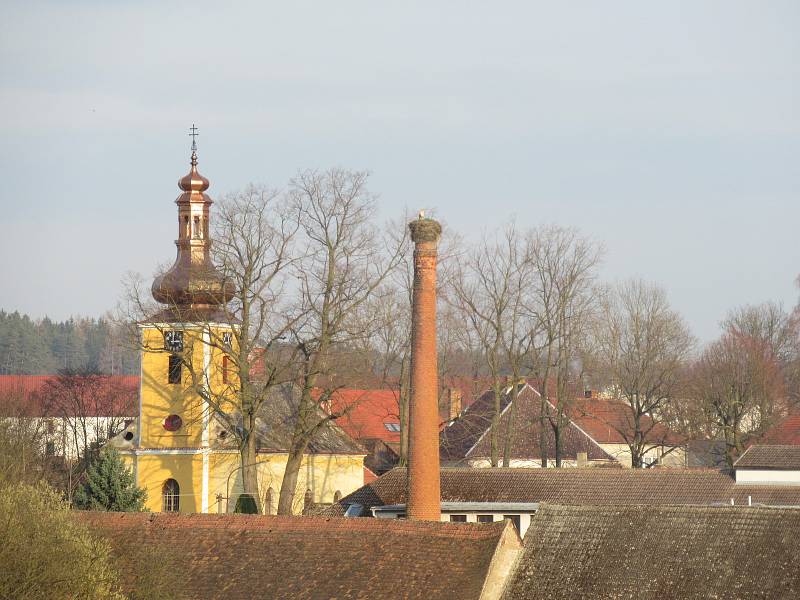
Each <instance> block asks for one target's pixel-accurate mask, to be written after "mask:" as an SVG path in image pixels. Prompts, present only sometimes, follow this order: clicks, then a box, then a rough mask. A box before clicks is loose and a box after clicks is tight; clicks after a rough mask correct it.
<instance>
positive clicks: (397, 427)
mask: <svg viewBox="0 0 800 600" xmlns="http://www.w3.org/2000/svg"><path fill="white" fill-rule="evenodd" d="M383 426H384V427H386V430H387V431H393V432H398V431H400V423H384V424H383Z"/></svg>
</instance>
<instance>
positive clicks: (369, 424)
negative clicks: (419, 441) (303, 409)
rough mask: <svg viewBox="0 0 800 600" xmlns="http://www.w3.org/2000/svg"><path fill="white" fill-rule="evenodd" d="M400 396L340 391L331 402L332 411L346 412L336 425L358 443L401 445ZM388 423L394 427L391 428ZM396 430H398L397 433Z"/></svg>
mask: <svg viewBox="0 0 800 600" xmlns="http://www.w3.org/2000/svg"><path fill="white" fill-rule="evenodd" d="M398 393H399V392H397V391H395V390H385V389H375V390H351V389H340V390H336V391H335V392H333V394H332V395H331V399H330V404H331V412H334V413H344V414H343V416H341V417H339V418H338V419H336V424H337V425H338V426H339V427H341V428H342V429H343V430H344V431H345V432H346V433H347V434H348V435H349V436H350V437H352V438H353V439H354V440H368V439H379V440H383V441H384V442H386V443H387V444H399V443H400V431H399V427H400V410H399V408H398ZM387 424H388V425H390V426H393V427H391V428H387V427H386V425H387ZM395 427H396V428H397V429H398V430H397V431H393V429H394V428H395Z"/></svg>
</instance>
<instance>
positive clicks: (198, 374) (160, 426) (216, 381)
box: [140, 325, 233, 448]
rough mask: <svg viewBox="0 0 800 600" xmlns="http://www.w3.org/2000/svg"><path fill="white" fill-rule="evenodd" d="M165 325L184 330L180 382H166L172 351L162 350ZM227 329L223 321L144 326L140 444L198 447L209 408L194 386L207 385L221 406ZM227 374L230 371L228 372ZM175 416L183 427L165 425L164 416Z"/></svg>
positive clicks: (143, 445) (223, 392) (144, 445)
mask: <svg viewBox="0 0 800 600" xmlns="http://www.w3.org/2000/svg"><path fill="white" fill-rule="evenodd" d="M169 329H175V330H180V331H183V333H184V352H183V353H182V356H183V357H184V360H185V362H186V363H187V364H186V365H184V366H183V368H182V373H181V382H180V383H175V384H170V383H169V357H170V354H171V353H170V352H169V351H167V350H165V349H164V332H165V331H167V330H169ZM229 330H230V327H227V326H224V325H219V326H214V325H209V326H200V327H198V326H194V327H192V326H188V325H175V326H171V325H165V326H163V327H160V326H159V327H156V326H150V327H142V329H141V336H142V347H143V348H144V350H143V352H142V381H141V403H142V410H141V417H140V435H141V441H140V446H141V447H143V448H199V447H200V446H202V445H204V441H203V439H202V435H203V421H204V418H207V415H208V413H209V411H208V408H207V406H206V404H205V402H204V401H203V399H202V398H201V397H200V396H199V395H198V394H197V392H196V389H197V387H198V386H208V388H209V389H210V391H211V395H212V397H213V398H214V399H215V400H217V401H220V403H221V404H222V405H223V406H224V404H225V402H224V398H225V392H226V390H227V389H228V388H229V387H230V383H228V384H225V383H224V382H223V374H222V361H223V357H224V354H225V353H224V351H223V350H222V348H220V347H219V346H220V345H221V337H222V333H223V332H224V331H229ZM204 338H205V339H204ZM206 367H208V368H206ZM192 373H194V374H195V377H194V380H193V377H192ZM206 374H207V375H206ZM229 376H230V377H232V376H233V375H232V374H231V373H229ZM173 414H175V415H178V416H180V417H181V419H182V421H183V425H182V427H181V428H180V429H179V430H178V431H174V432H170V431H167V430H166V429H165V428H164V419H165V418H166V417H167V416H169V415H173Z"/></svg>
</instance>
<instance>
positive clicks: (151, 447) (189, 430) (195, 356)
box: [133, 126, 235, 512]
mask: <svg viewBox="0 0 800 600" xmlns="http://www.w3.org/2000/svg"><path fill="white" fill-rule="evenodd" d="M195 135H196V128H195V127H194V126H192V137H193V140H192V154H191V161H190V164H191V168H190V171H189V173H188V174H187V175H185V176H184V177H182V178H181V179H180V180H179V181H178V187H179V188H180V190H181V194H180V195H179V196H178V198H177V199H176V200H175V203H176V204H177V205H178V239H177V240H176V241H175V245H176V246H177V258H176V259H175V263H174V264H173V265H172V267H170V269H169V270H167V271H166V272H164V273H163V274H161V275H159V276H158V277H157V278H156V279H155V281H154V282H153V286H152V294H153V298H155V299H156V300H157V301H158V302H159V303H161V304H163V305H164V308H163V309H162V310H160V311H158V312H157V313H156V314H155V315H153V316H151V317H149V318H148V319H147V320H146V322H143V323H141V324H140V326H139V328H140V334H141V344H142V357H141V365H142V376H141V389H140V407H139V424H138V432H137V439H136V443H135V445H134V450H133V455H134V460H133V462H134V465H133V466H134V472H135V474H136V479H137V482H138V484H139V485H140V486H142V487H145V488H146V490H147V494H148V502H147V507H148V508H149V509H150V510H153V511H160V510H179V511H180V512H208V510H209V503H210V501H212V500H211V499H210V498H209V496H210V490H209V469H210V464H209V463H210V460H211V449H210V442H209V429H210V424H211V413H212V411H211V409H210V407H209V403H208V401H207V398H209V397H210V398H219V397H220V394H219V393H218V392H219V390H220V389H222V388H224V386H225V384H226V383H227V377H226V375H227V372H226V369H225V366H226V365H225V361H226V358H225V357H226V354H227V353H228V352H230V351H232V350H233V348H232V346H233V345H234V343H235V341H234V338H235V336H234V333H235V332H234V325H233V324H232V323H233V321H232V320H231V318H230V317H229V316H228V315H227V313H226V310H225V305H226V304H227V303H228V302H229V301H230V300H231V298H232V297H233V295H234V293H235V289H234V287H233V285H232V284H231V283H230V282H229V281H226V280H225V278H224V277H223V276H222V274H221V273H220V272H219V271H218V270H217V268H216V267H215V266H214V264H213V262H212V260H211V239H210V237H209V225H210V223H209V219H210V212H211V205H212V200H211V198H209V196H208V195H207V194H206V193H205V192H206V190H207V189H208V187H209V182H208V179H206V178H205V177H203V176H202V175H201V174H200V173H199V172H198V170H197V145H196V143H195V141H194V136H195ZM204 396H205V398H206V399H204Z"/></svg>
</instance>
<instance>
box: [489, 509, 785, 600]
mask: <svg viewBox="0 0 800 600" xmlns="http://www.w3.org/2000/svg"><path fill="white" fill-rule="evenodd" d="M798 531H800V509H789V508H783V509H778V508H746V507H699V506H680V507H678V506H580V507H579V506H546V505H544V506H541V507H540V509H539V512H538V513H537V514H536V516H535V517H534V518H533V519H531V525H530V527H529V528H528V531H527V533H526V534H525V549H524V553H523V555H522V557H520V559H519V562H518V563H517V569H516V572H515V573H514V575H513V576H512V579H511V582H510V586H509V588H508V589H507V591H506V594H505V595H504V599H505V600H544V599H548V600H552V599H561V598H563V599H565V600H566V599H570V600H584V599H586V600H588V599H590V598H591V599H593V600H604V599H608V600H611V599H617V598H636V599H637V600H673V599H674V600H678V599H680V600H700V599H701V598H702V599H706V598H731V599H742V600H743V599H750V598H798V597H800V535H798V534H797V532H798Z"/></svg>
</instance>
